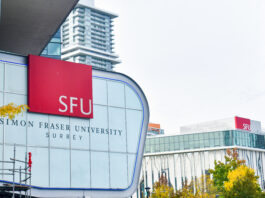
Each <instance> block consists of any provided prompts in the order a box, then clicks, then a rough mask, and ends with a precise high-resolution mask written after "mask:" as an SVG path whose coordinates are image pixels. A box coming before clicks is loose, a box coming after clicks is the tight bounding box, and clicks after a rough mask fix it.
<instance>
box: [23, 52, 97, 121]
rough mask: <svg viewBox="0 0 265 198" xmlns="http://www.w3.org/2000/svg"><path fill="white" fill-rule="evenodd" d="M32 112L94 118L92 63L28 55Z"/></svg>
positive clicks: (29, 98)
mask: <svg viewBox="0 0 265 198" xmlns="http://www.w3.org/2000/svg"><path fill="white" fill-rule="evenodd" d="M28 105H29V107H30V109H29V111H30V112H36V113H44V114H55V115H64V116H72V117H82V118H93V100H92V67H91V66H88V65H83V64H78V63H72V62H66V61H61V60H55V59H51V58H45V57H40V56H34V55H29V68H28Z"/></svg>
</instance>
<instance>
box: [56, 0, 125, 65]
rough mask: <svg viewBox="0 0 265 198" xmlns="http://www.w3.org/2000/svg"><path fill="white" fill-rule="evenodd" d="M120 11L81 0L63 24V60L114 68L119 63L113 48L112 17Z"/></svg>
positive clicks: (90, 0) (92, 1)
mask: <svg viewBox="0 0 265 198" xmlns="http://www.w3.org/2000/svg"><path fill="white" fill-rule="evenodd" d="M116 17H117V15H115V14H112V13H110V12H106V11H103V10H101V9H98V8H95V7H94V0H80V1H79V3H78V4H77V6H76V7H75V8H74V9H73V10H72V12H71V13H70V15H69V16H68V17H67V19H66V20H65V22H64V23H63V25H62V26H61V37H62V38H61V39H62V56H61V58H62V60H66V61H72V62H76V63H83V64H87V65H92V66H93V68H98V69H103V70H112V69H113V67H114V65H115V64H118V63H120V61H119V60H117V58H118V56H117V55H116V54H115V53H114V51H113V45H114V43H113V29H112V27H113V25H112V22H113V19H114V18H116Z"/></svg>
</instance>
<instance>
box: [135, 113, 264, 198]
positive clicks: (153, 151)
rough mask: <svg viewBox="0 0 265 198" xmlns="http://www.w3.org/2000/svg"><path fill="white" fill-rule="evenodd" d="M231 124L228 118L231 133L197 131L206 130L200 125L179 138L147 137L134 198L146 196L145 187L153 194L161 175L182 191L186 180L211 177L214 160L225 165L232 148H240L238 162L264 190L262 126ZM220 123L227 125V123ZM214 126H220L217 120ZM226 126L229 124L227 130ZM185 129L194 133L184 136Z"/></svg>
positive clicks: (243, 121)
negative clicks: (254, 175) (209, 174)
mask: <svg viewBox="0 0 265 198" xmlns="http://www.w3.org/2000/svg"><path fill="white" fill-rule="evenodd" d="M232 121H233V124H234V126H232V125H233V124H232V122H231V119H227V122H230V124H231V128H230V130H229V129H228V128H227V129H226V130H219V131H218V130H216V131H210V130H208V131H207V132H202V131H201V132H196V131H197V130H199V129H201V127H202V126H204V127H205V123H204V124H198V125H197V126H198V127H197V129H196V127H194V126H195V125H191V126H190V127H188V126H185V127H182V129H181V130H182V132H181V133H182V134H180V135H171V136H152V137H148V138H147V140H146V144H145V154H144V159H143V163H142V172H141V177H140V181H139V186H138V190H137V192H136V193H135V194H134V197H145V196H146V192H145V191H146V190H145V188H146V187H150V188H151V191H152V188H153V185H154V183H155V182H156V181H158V179H159V177H160V176H161V174H165V175H166V177H167V179H168V181H169V184H170V185H171V186H172V187H173V188H174V189H175V190H179V189H181V188H182V187H183V185H184V183H185V181H187V182H190V181H191V180H196V179H197V178H199V177H201V176H202V175H204V174H208V171H209V169H212V168H214V161H215V160H216V161H222V162H225V155H226V150H227V149H232V148H237V149H238V153H239V159H244V160H245V161H246V164H247V165H248V166H249V167H251V168H253V169H254V170H255V172H256V175H258V176H259V180H258V181H259V183H260V186H261V188H262V189H264V187H265V186H264V185H265V181H264V169H265V144H264V142H265V135H264V133H262V131H261V128H260V131H259V132H258V131H257V124H258V125H259V126H260V122H257V121H252V120H249V119H244V118H239V117H235V118H234V120H233V119H232ZM220 122H223V123H224V120H221V121H220ZM212 123H215V124H216V125H218V124H219V122H218V121H214V122H212ZM212 123H210V122H209V125H208V127H206V128H208V129H210V128H211V125H212V127H213V126H214V125H213V124H212ZM247 123H254V126H255V127H253V126H252V128H253V130H254V131H255V132H252V131H251V124H250V126H249V128H246V129H245V130H243V129H240V128H241V126H244V125H245V126H246V124H247ZM227 125H228V124H227V123H226V127H227ZM220 126H221V125H220ZM222 127H223V126H221V128H222ZM184 128H185V129H186V130H187V129H191V128H193V129H194V131H192V130H190V131H189V133H187V131H185V134H183V133H184V131H183V129H184ZM215 128H216V127H215ZM258 128H259V127H258ZM247 129H248V130H247Z"/></svg>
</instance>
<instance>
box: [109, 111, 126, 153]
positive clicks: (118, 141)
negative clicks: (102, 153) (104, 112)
mask: <svg viewBox="0 0 265 198" xmlns="http://www.w3.org/2000/svg"><path fill="white" fill-rule="evenodd" d="M108 113H109V130H110V129H112V131H113V132H112V135H111V134H110V133H109V134H110V135H109V145H110V146H109V147H110V148H109V149H110V151H116V152H126V136H127V135H126V128H125V109H121V108H115V107H109V110H108ZM115 130H116V132H115ZM114 132H115V133H116V134H115V133H114Z"/></svg>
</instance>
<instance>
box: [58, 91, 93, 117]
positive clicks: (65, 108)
mask: <svg viewBox="0 0 265 198" xmlns="http://www.w3.org/2000/svg"><path fill="white" fill-rule="evenodd" d="M69 99H70V112H69V113H71V114H73V113H75V111H76V108H78V106H79V104H80V112H81V113H82V114H83V115H86V116H87V115H90V114H91V113H92V100H88V107H89V108H88V111H87V112H86V111H85V110H84V100H83V98H80V99H79V98H76V97H69ZM67 100H68V98H67V96H60V97H59V103H60V104H61V105H62V106H63V108H61V107H60V108H59V112H62V113H64V112H67V111H68V105H67V104H66V101H67ZM78 100H79V101H80V102H79V104H78V103H77V101H78Z"/></svg>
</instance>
